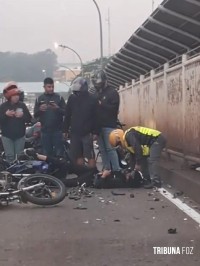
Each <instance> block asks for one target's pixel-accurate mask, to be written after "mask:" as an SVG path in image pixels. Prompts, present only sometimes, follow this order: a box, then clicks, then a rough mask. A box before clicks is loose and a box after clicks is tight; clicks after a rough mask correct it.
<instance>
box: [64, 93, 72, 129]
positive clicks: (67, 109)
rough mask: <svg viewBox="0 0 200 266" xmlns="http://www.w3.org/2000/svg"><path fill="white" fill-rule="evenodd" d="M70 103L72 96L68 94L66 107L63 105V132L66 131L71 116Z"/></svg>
mask: <svg viewBox="0 0 200 266" xmlns="http://www.w3.org/2000/svg"><path fill="white" fill-rule="evenodd" d="M71 104H72V97H71V96H70V97H69V99H68V101H67V104H66V107H65V118H64V122H63V133H68V132H69V128H70V125H71V116H72V108H71Z"/></svg>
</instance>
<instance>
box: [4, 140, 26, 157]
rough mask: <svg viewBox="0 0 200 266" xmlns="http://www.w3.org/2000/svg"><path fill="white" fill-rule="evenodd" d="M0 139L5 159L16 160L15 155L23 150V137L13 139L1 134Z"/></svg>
mask: <svg viewBox="0 0 200 266" xmlns="http://www.w3.org/2000/svg"><path fill="white" fill-rule="evenodd" d="M1 139H2V143H3V148H4V151H5V156H6V161H8V162H12V161H14V160H16V159H17V156H18V155H20V154H22V152H23V151H24V145H25V137H22V138H20V139H15V140H13V139H9V138H6V137H4V136H2V137H1Z"/></svg>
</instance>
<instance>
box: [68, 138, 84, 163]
mask: <svg viewBox="0 0 200 266" xmlns="http://www.w3.org/2000/svg"><path fill="white" fill-rule="evenodd" d="M70 158H71V159H72V162H73V164H74V165H82V166H83V165H84V160H83V148H82V142H81V137H80V136H75V135H72V136H71V139H70Z"/></svg>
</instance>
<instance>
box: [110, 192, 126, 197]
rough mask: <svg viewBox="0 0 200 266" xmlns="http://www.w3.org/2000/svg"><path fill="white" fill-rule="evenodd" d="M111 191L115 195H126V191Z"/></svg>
mask: <svg viewBox="0 0 200 266" xmlns="http://www.w3.org/2000/svg"><path fill="white" fill-rule="evenodd" d="M111 193H112V195H114V196H125V195H126V193H124V192H116V191H111Z"/></svg>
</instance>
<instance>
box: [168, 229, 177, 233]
mask: <svg viewBox="0 0 200 266" xmlns="http://www.w3.org/2000/svg"><path fill="white" fill-rule="evenodd" d="M176 233H177V231H176V228H170V229H168V234H176Z"/></svg>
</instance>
